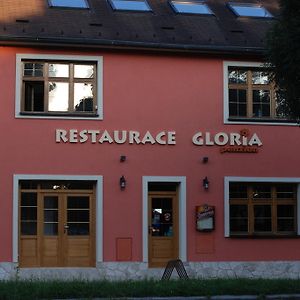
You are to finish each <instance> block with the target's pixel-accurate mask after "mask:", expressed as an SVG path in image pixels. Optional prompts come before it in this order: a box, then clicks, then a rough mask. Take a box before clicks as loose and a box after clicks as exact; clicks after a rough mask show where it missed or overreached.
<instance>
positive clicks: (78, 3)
mask: <svg viewBox="0 0 300 300" xmlns="http://www.w3.org/2000/svg"><path fill="white" fill-rule="evenodd" d="M49 4H50V6H54V7H71V8H89V6H88V3H87V2H86V0H49Z"/></svg>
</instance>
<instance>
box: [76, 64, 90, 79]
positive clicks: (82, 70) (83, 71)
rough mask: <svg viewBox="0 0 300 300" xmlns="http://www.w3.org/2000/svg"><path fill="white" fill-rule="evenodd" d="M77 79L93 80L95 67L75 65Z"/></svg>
mask: <svg viewBox="0 0 300 300" xmlns="http://www.w3.org/2000/svg"><path fill="white" fill-rule="evenodd" d="M74 77H75V78H93V77H94V66H93V65H74Z"/></svg>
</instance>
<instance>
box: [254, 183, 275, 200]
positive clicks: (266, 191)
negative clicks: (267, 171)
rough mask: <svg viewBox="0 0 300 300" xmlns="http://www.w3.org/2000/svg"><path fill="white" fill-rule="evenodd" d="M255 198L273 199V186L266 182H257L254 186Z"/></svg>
mask: <svg viewBox="0 0 300 300" xmlns="http://www.w3.org/2000/svg"><path fill="white" fill-rule="evenodd" d="M253 198H254V199H271V186H269V185H266V184H256V185H254V186H253Z"/></svg>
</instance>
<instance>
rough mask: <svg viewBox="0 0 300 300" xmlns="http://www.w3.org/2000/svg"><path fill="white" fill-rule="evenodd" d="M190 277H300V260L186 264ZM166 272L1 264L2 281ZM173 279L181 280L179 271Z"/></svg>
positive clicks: (135, 266) (118, 266)
mask: <svg viewBox="0 0 300 300" xmlns="http://www.w3.org/2000/svg"><path fill="white" fill-rule="evenodd" d="M184 265H185V268H186V271H187V273H188V276H189V278H201V279H209V278H290V279H299V278H300V261H276V262H275V261H260V262H185V263H184ZM163 272H164V269H162V268H155V269H152V268H148V264H147V263H143V262H101V263H98V264H97V267H96V268H18V267H17V265H16V264H14V263H0V280H9V279H16V278H18V279H61V280H72V279H79V280H80V279H81V280H101V279H102V280H103V279H106V280H129V279H131V280H141V279H160V278H161V277H162V274H163ZM172 278H178V275H177V272H176V270H174V271H173V274H172Z"/></svg>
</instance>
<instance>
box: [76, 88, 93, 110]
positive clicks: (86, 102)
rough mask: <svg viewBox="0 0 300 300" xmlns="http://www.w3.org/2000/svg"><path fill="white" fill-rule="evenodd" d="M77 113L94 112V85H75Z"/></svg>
mask: <svg viewBox="0 0 300 300" xmlns="http://www.w3.org/2000/svg"><path fill="white" fill-rule="evenodd" d="M74 109H75V111H93V110H94V105H93V85H92V84H89V83H75V84H74Z"/></svg>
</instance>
